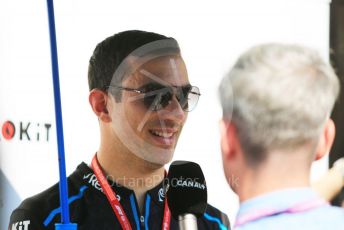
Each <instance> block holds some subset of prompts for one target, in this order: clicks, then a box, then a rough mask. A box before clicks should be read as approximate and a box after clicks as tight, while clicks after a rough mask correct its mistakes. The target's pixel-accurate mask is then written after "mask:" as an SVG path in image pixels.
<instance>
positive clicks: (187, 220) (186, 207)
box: [166, 161, 207, 230]
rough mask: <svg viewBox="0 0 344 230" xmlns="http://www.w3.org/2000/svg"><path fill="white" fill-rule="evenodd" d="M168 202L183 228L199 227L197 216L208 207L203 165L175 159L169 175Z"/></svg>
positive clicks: (174, 216)
mask: <svg viewBox="0 0 344 230" xmlns="http://www.w3.org/2000/svg"><path fill="white" fill-rule="evenodd" d="M167 183H168V184H167V193H166V195H167V203H168V207H169V209H170V211H171V214H172V216H173V218H174V219H176V220H178V222H179V228H180V229H181V230H190V229H192V230H194V229H197V217H201V216H202V215H203V214H204V212H205V210H206V208H207V186H206V182H205V178H204V175H203V172H202V170H201V167H200V166H199V165H198V164H196V163H194V162H190V161H174V162H172V164H171V165H170V168H169V172H168V175H167Z"/></svg>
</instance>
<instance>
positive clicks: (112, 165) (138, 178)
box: [97, 148, 164, 212]
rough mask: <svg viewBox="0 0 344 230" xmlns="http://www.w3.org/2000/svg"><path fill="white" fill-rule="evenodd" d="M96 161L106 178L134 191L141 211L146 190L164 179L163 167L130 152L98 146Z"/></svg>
mask: <svg viewBox="0 0 344 230" xmlns="http://www.w3.org/2000/svg"><path fill="white" fill-rule="evenodd" d="M97 159H98V162H99V164H100V166H101V168H102V169H103V171H104V173H105V175H106V176H107V177H108V179H110V180H112V181H114V182H116V183H117V184H120V185H122V186H124V187H126V188H129V189H131V190H133V191H134V193H135V196H136V199H137V202H138V205H139V208H140V211H141V212H142V209H143V206H144V201H145V195H146V192H147V191H148V190H150V189H152V188H154V187H156V186H157V185H158V184H160V183H161V181H162V180H163V179H164V167H163V166H161V165H154V164H151V163H148V162H146V161H144V160H143V159H140V158H138V157H137V156H136V155H135V154H132V153H122V152H116V151H114V150H110V149H107V150H105V149H102V148H100V149H99V151H98V152H97Z"/></svg>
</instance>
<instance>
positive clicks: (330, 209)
mask: <svg viewBox="0 0 344 230" xmlns="http://www.w3.org/2000/svg"><path fill="white" fill-rule="evenodd" d="M322 213H323V215H322V218H324V219H326V222H328V223H332V224H333V225H340V227H341V229H344V209H343V208H340V207H336V206H327V207H325V208H323V209H322ZM332 224H331V225H332Z"/></svg>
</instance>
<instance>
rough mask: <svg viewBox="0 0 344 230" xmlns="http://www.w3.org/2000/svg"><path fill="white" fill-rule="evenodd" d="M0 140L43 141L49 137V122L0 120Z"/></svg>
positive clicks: (46, 140)
mask: <svg viewBox="0 0 344 230" xmlns="http://www.w3.org/2000/svg"><path fill="white" fill-rule="evenodd" d="M0 128H1V135H0V141H11V140H19V141H45V142H48V141H49V139H50V130H51V123H44V122H30V121H29V122H23V121H18V122H13V121H11V120H6V121H4V122H1V121H0Z"/></svg>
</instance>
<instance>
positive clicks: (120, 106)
mask: <svg viewBox="0 0 344 230" xmlns="http://www.w3.org/2000/svg"><path fill="white" fill-rule="evenodd" d="M189 85H190V84H189V80H188V75H187V70H186V67H185V64H184V61H183V59H182V58H181V57H180V56H163V57H158V58H155V59H152V60H150V61H148V62H146V63H145V64H143V65H142V66H140V68H138V69H137V70H136V71H135V72H134V74H132V75H131V76H130V77H128V78H126V79H125V80H124V81H123V82H122V85H121V86H122V87H125V88H127V89H139V90H140V91H143V92H145V93H138V92H135V91H131V90H122V97H121V101H120V102H118V103H117V102H115V100H114V98H113V97H112V100H111V101H112V103H113V109H112V111H111V113H112V115H111V116H112V127H113V131H114V132H115V134H116V135H117V136H118V137H119V139H120V140H121V141H122V143H123V144H124V146H125V147H126V148H127V149H129V151H130V152H131V153H133V154H135V155H136V156H138V157H140V158H142V159H144V160H145V161H147V162H150V163H154V164H158V165H164V164H166V163H168V162H169V161H170V160H171V159H172V157H173V153H174V149H175V147H176V145H177V141H178V138H179V135H180V133H181V130H182V128H183V125H184V123H185V121H186V119H187V112H185V111H184V110H183V109H182V107H181V105H180V103H179V102H178V100H177V98H176V95H175V94H174V95H173V97H172V98H171V100H170V101H168V103H165V104H164V105H163V106H159V105H158V107H159V109H158V110H156V111H155V110H154V109H153V110H152V109H150V108H149V107H150V106H154V102H157V101H160V97H164V96H165V95H164V92H166V90H168V89H170V90H172V91H173V92H174V93H176V92H182V90H183V89H185V88H187V87H189ZM166 86H167V88H166ZM180 87H182V88H180ZM178 90H179V91H178ZM172 91H170V92H172ZM149 92H150V93H149ZM147 95H150V99H151V100H147ZM144 97H146V99H144ZM150 101H151V102H152V103H153V105H149V103H147V102H150ZM162 104H163V103H162Z"/></svg>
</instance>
